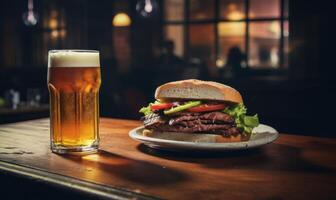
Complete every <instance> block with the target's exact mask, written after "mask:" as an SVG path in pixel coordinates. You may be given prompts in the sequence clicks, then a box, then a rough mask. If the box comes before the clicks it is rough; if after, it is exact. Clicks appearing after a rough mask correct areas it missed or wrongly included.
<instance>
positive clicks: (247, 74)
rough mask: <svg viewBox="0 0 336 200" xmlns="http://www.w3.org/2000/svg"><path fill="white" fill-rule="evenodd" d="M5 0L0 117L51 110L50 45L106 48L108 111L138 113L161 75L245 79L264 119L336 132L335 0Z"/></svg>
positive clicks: (297, 131) (289, 130)
mask: <svg viewBox="0 0 336 200" xmlns="http://www.w3.org/2000/svg"><path fill="white" fill-rule="evenodd" d="M1 4H2V6H0V125H2V124H7V123H13V122H20V121H27V120H34V119H40V118H47V117H49V92H48V87H47V73H48V51H49V50H52V49H92V50H98V51H99V52H100V65H101V80H102V84H101V88H100V93H99V95H100V96H99V101H100V105H99V109H100V116H101V117H106V118H118V119H130V120H140V118H141V116H142V115H141V113H139V109H140V108H141V107H143V106H145V105H147V104H148V103H149V102H153V101H154V91H155V89H156V88H157V87H158V86H159V85H161V84H164V83H166V82H170V81H177V80H183V79H200V80H209V81H216V82H219V83H223V84H227V85H230V86H232V87H234V88H236V89H237V90H238V91H239V92H240V93H241V94H242V96H243V100H244V104H245V105H246V106H247V107H248V108H249V113H257V114H258V116H259V119H260V120H261V122H262V123H264V124H267V125H271V126H272V127H274V128H276V129H277V130H278V131H279V132H281V133H285V134H290V135H295V136H298V135H299V136H317V137H327V138H335V136H336V134H335V128H334V126H333V125H334V124H335V119H334V115H335V111H336V109H335V105H334V103H335V102H336V95H335V93H336V64H335V60H334V56H335V55H334V48H335V38H336V34H335V31H334V28H333V26H334V24H335V13H334V12H335V7H334V6H333V3H332V1H303V0H207V1H204V0H149V1H148V0H132V1H131V0H128V1H125V0H99V1H94V0H57V1H56V0H41V1H37V0H34V1H33V0H3V1H1ZM0 144H1V142H0ZM0 147H1V145H0ZM289 154H291V153H290V152H289ZM169 155H170V154H169ZM291 155H292V154H291ZM161 157H167V155H163V156H162V155H161ZM168 157H169V156H168ZM106 159H107V158H106ZM293 165H295V164H293ZM319 169H320V168H318V169H317V168H314V167H312V170H313V171H314V170H317V171H318V170H319ZM320 170H322V168H321V169H320ZM332 173H333V174H334V173H335V171H333V172H332ZM7 176H9V175H8V174H7V175H1V176H0V179H2V178H1V177H3V179H4V180H8V187H12V186H13V187H15V185H16V183H17V182H20V181H23V182H24V183H25V181H26V180H20V177H16V178H15V179H12V178H10V177H7ZM0 183H1V181H0ZM25 184H26V185H27V184H28V183H25ZM10 185H11V186H10ZM39 187H41V188H44V187H46V186H39V185H38V184H37V185H36V186H33V187H32V188H31V189H33V190H36V191H35V192H39V191H41V190H39V189H38V188H39ZM58 189H59V188H58ZM58 189H57V188H56V189H55V188H48V187H47V188H46V189H45V190H46V191H49V190H50V191H57V190H58ZM43 190H44V189H43ZM67 192H69V197H71V198H72V195H75V196H74V197H73V198H74V199H75V198H80V197H81V196H83V198H91V197H90V196H85V194H84V193H78V194H77V193H75V194H73V193H71V191H63V194H64V195H63V196H66V195H67ZM56 193H57V192H55V194H56ZM0 196H1V194H0ZM56 196H57V195H56ZM56 196H55V198H56ZM61 196H62V195H61ZM34 197H35V196H34V195H33V196H32V197H31V198H34ZM161 197H162V196H161ZM163 197H164V196H163ZM18 198H20V196H19V197H18ZM93 198H94V199H95V197H93ZM0 199H1V197H0ZM270 199H272V198H270ZM273 199H277V198H276V197H275V198H273ZM279 199H282V198H279Z"/></svg>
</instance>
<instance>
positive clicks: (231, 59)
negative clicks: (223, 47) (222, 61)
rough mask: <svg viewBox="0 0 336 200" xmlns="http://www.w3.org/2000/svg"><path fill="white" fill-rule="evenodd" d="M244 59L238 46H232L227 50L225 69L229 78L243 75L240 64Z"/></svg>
mask: <svg viewBox="0 0 336 200" xmlns="http://www.w3.org/2000/svg"><path fill="white" fill-rule="evenodd" d="M245 58H246V56H245V54H244V53H243V52H242V51H241V50H240V48H239V47H238V46H234V47H231V48H230V49H229V52H228V56H227V62H226V65H225V68H226V69H227V70H228V71H229V73H230V76H232V77H240V76H242V75H244V74H243V73H244V68H243V67H242V62H243V61H244V60H245Z"/></svg>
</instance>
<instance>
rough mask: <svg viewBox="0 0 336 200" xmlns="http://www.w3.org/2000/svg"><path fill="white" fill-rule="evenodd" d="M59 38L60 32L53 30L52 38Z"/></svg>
mask: <svg viewBox="0 0 336 200" xmlns="http://www.w3.org/2000/svg"><path fill="white" fill-rule="evenodd" d="M57 37H58V31H57V30H52V31H51V38H57Z"/></svg>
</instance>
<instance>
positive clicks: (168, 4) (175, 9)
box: [164, 0, 184, 21]
mask: <svg viewBox="0 0 336 200" xmlns="http://www.w3.org/2000/svg"><path fill="white" fill-rule="evenodd" d="M164 9H165V10H164V13H165V19H166V20H167V21H177V20H184V1H181V0H165V1H164Z"/></svg>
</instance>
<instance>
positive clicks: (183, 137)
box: [142, 129, 250, 143]
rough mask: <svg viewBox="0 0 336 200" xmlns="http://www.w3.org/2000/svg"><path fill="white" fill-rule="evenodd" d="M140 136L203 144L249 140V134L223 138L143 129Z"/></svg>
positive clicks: (204, 134) (207, 134) (203, 134)
mask: <svg viewBox="0 0 336 200" xmlns="http://www.w3.org/2000/svg"><path fill="white" fill-rule="evenodd" d="M142 135H144V136H147V137H152V138H157V139H165V140H174V141H184V142H198V143H199V142H205V143H228V142H244V141H248V140H249V139H250V134H245V133H241V134H236V135H229V136H223V135H218V134H210V133H183V132H167V131H156V130H149V129H144V130H143V132H142Z"/></svg>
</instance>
